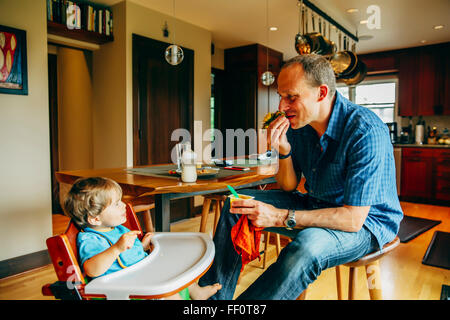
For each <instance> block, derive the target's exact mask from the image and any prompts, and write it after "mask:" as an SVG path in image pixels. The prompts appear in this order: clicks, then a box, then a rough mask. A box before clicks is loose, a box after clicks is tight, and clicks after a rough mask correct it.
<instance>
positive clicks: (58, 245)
mask: <svg viewBox="0 0 450 320" xmlns="http://www.w3.org/2000/svg"><path fill="white" fill-rule="evenodd" d="M126 211H127V221H126V222H125V223H124V224H123V225H124V226H125V227H127V228H128V229H130V230H139V231H141V233H142V229H141V226H140V225H139V221H138V219H137V217H136V215H135V213H134V211H133V209H132V207H131V205H130V204H127V205H126ZM79 232H80V229H79V228H78V226H77V225H76V224H75V223H74V222H72V221H71V222H70V223H69V226H68V228H67V230H66V231H65V232H64V233H63V234H61V235H57V236H53V237H51V238H48V239H47V248H48V252H49V254H50V258H51V260H52V263H53V267H54V269H55V272H56V275H57V277H58V281H57V282H55V283H53V284H46V285H44V286H43V287H42V293H43V295H46V296H54V297H55V298H57V299H64V300H82V299H91V298H105V297H106V298H107V299H128V298H131V299H158V298H163V297H167V296H170V295H173V294H175V293H177V292H179V291H181V290H183V289H184V288H186V287H188V286H189V285H191V284H192V283H194V282H195V281H197V280H198V279H199V278H200V277H201V276H202V275H203V274H204V273H205V272H206V271H207V270H208V269H209V267H210V266H211V264H212V261H213V258H214V253H215V250H214V243H213V242H212V240H211V239H210V238H209V236H207V235H206V234H202V233H198V232H172V233H171V232H156V233H155V235H154V236H153V238H152V244H153V249H152V251H151V253H150V254H149V255H148V256H147V257H146V258H144V259H143V260H141V261H139V262H138V263H136V264H134V265H132V266H129V267H127V268H125V269H123V270H120V271H117V272H114V273H111V274H107V275H105V276H102V277H98V278H95V279H93V280H90V281H88V279H87V278H86V276H85V275H84V273H83V272H82V270H81V268H80V264H79V262H78V249H77V244H76V243H77V235H78V233H79ZM142 237H143V234H141V235H140V236H139V239H140V240H141V239H142Z"/></svg>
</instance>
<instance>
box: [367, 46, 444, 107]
mask: <svg viewBox="0 0 450 320" xmlns="http://www.w3.org/2000/svg"><path fill="white" fill-rule="evenodd" d="M449 57H450V42H447V43H442V44H436V45H429V46H422V47H414V48H408V49H401V50H393V51H384V52H377V53H371V54H365V55H360V56H358V58H360V59H361V60H362V61H363V62H364V63H366V65H367V68H368V75H376V74H388V73H389V74H392V73H397V75H398V79H399V81H398V110H399V115H400V116H419V115H421V116H431V115H450V96H449V95H450V58H449Z"/></svg>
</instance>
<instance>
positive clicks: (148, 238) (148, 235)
mask: <svg viewBox="0 0 450 320" xmlns="http://www.w3.org/2000/svg"><path fill="white" fill-rule="evenodd" d="M152 237H153V233H152V232H148V233H146V234H145V235H144V237H143V238H142V240H141V242H142V246H143V247H144V251H147V250H150V249H151V247H150V245H151V243H150V242H151V240H152Z"/></svg>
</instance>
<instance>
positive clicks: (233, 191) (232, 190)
mask: <svg viewBox="0 0 450 320" xmlns="http://www.w3.org/2000/svg"><path fill="white" fill-rule="evenodd" d="M227 187H228V189H230V191H231V193H232V194H233V196H235V197H236V198H239V195H238V194H237V193H236V191H235V190H234V189H233V187H232V186H229V185H227Z"/></svg>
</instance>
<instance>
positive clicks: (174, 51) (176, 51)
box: [164, 0, 184, 66]
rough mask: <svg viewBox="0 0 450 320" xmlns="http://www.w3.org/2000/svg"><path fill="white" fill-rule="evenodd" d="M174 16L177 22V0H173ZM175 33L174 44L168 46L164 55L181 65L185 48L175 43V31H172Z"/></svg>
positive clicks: (168, 59) (170, 61) (171, 62)
mask: <svg viewBox="0 0 450 320" xmlns="http://www.w3.org/2000/svg"><path fill="white" fill-rule="evenodd" d="M173 17H174V24H175V0H173ZM174 30H175V28H174ZM172 34H173V36H172V37H173V42H172V43H173V44H172V45H170V46H168V47H167V49H166V52H165V53H164V57H165V58H166V61H167V62H168V63H169V64H171V65H173V66H176V65H179V64H180V63H181V62H182V61H183V59H184V52H183V49H181V47H180V46H178V45H176V44H175V31H174V32H172Z"/></svg>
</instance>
